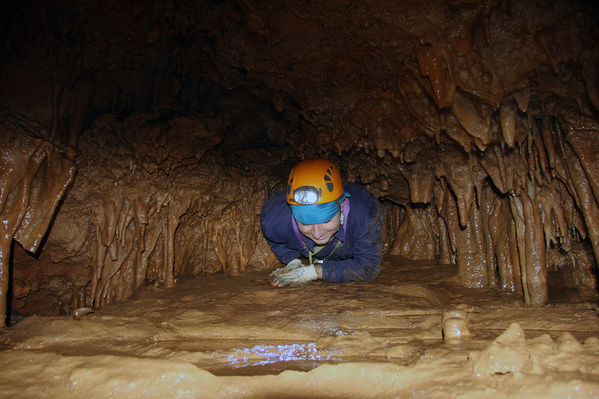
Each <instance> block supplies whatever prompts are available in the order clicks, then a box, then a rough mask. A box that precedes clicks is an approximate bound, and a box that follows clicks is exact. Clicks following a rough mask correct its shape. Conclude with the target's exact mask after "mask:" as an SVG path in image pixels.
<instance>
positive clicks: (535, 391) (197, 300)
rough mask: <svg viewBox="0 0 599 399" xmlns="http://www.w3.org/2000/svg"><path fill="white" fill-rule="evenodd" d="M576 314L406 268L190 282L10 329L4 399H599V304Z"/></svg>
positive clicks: (586, 298)
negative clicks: (374, 273)
mask: <svg viewBox="0 0 599 399" xmlns="http://www.w3.org/2000/svg"><path fill="white" fill-rule="evenodd" d="M558 277H559V276H558ZM556 281H558V279H556ZM558 282H559V281H558ZM568 300H569V301H570V302H569V303H552V304H548V305H545V306H543V307H527V306H525V305H524V304H523V302H522V299H521V298H520V297H518V296H517V295H515V294H512V293H506V292H499V291H497V290H493V289H467V288H464V287H463V286H461V285H460V284H459V282H458V278H457V267H456V266H454V265H435V264H432V263H430V262H424V261H423V262H418V261H407V260H404V259H402V258H399V257H393V256H388V257H386V258H385V261H384V264H383V271H382V273H381V275H380V276H379V278H378V279H377V280H375V281H373V282H369V283H346V284H328V283H323V282H315V283H312V284H311V285H309V286H307V287H304V288H289V289H274V288H272V287H271V286H270V283H269V277H268V275H267V274H266V273H252V274H248V275H242V276H237V277H229V276H226V275H224V274H216V275H210V276H204V277H199V278H194V279H179V280H178V281H177V282H176V285H175V287H174V288H163V287H157V286H154V285H148V286H144V287H142V288H141V289H140V290H138V292H136V293H135V295H134V296H133V297H132V298H131V299H130V300H127V301H125V302H119V303H115V304H112V305H109V306H107V307H106V308H104V309H102V310H96V311H94V312H86V311H84V310H83V311H82V312H81V315H79V316H78V317H77V318H75V317H38V316H32V317H29V318H27V319H25V320H23V321H22V322H20V323H18V324H16V325H15V326H13V327H11V328H8V329H5V330H3V331H2V332H1V335H0V342H1V343H2V346H3V350H2V351H0V367H1V368H2V370H3V377H2V378H1V379H0V397H6V398H8V397H10V398H37V397H39V398H41V397H61V398H76V397H87V398H96V397H97V398H101V397H102V398H104V397H115V398H125V397H126V398H131V397H144V398H148V397H174V398H196V397H197V398H200V397H201V398H204V397H283V398H285V397H289V398H299V397H327V398H336V397H345V398H348V397H427V398H430V397H433V398H435V397H439V398H440V397H477V398H480V397H485V398H486V397H489V398H490V397H493V398H496V397H527V398H530V397H543V398H548V397H564V395H568V396H573V395H574V396H576V397H596V396H597V395H599V318H598V317H597V306H596V295H594V294H589V293H588V292H587V293H586V295H583V294H581V293H580V292H578V293H573V295H569V296H568ZM443 327H445V328H443ZM444 331H445V335H444Z"/></svg>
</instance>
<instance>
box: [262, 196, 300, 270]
mask: <svg viewBox="0 0 599 399" xmlns="http://www.w3.org/2000/svg"><path fill="white" fill-rule="evenodd" d="M282 195H283V193H276V194H274V195H273V196H271V197H270V198H269V199H268V200H266V202H265V203H264V206H263V207H262V212H261V213H260V224H261V227H262V233H263V234H264V238H266V241H267V242H268V245H270V249H271V250H272V252H273V253H274V254H275V255H276V257H277V258H278V259H279V260H280V261H281V262H283V263H289V262H291V261H292V260H293V259H297V258H299V257H301V254H300V253H299V251H298V250H297V249H295V248H293V247H292V246H291V245H290V244H289V242H290V240H291V239H293V238H294V237H291V236H290V234H291V233H292V232H291V233H290V232H289V230H290V229H289V228H287V227H288V225H289V226H290V225H291V223H290V220H291V214H290V212H291V211H287V208H286V203H284V198H283V197H282ZM281 201H283V202H281ZM281 203H282V204H283V205H281Z"/></svg>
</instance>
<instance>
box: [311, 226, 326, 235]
mask: <svg viewBox="0 0 599 399" xmlns="http://www.w3.org/2000/svg"><path fill="white" fill-rule="evenodd" d="M323 231H324V229H323V228H322V224H315V225H314V226H312V235H313V236H314V237H317V238H319V237H322V233H323Z"/></svg>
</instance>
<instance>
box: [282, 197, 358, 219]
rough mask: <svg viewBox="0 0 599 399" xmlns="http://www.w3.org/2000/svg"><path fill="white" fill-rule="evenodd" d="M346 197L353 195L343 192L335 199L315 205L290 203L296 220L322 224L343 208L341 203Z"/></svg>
mask: <svg viewBox="0 0 599 399" xmlns="http://www.w3.org/2000/svg"><path fill="white" fill-rule="evenodd" d="M344 197H351V195H350V194H349V193H343V194H342V195H341V196H340V197H339V198H337V199H336V200H335V201H331V202H326V203H324V204H314V205H290V206H291V212H293V217H294V218H295V220H297V221H299V222H300V223H302V224H320V223H325V222H328V221H329V220H331V219H332V218H333V216H335V215H336V214H337V213H339V211H340V210H341V208H340V204H341V201H342V200H343V198H344Z"/></svg>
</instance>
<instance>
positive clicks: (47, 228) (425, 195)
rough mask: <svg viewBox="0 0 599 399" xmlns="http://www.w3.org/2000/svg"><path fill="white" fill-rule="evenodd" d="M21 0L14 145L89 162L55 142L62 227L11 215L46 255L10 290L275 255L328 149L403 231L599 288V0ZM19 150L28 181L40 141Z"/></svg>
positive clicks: (119, 280)
mask: <svg viewBox="0 0 599 399" xmlns="http://www.w3.org/2000/svg"><path fill="white" fill-rule="evenodd" d="M2 7H4V9H3V10H2V11H4V12H3V13H1V14H2V15H3V17H2V18H4V21H3V22H5V23H4V24H3V28H2V30H0V39H1V42H2V49H1V50H0V51H1V52H2V54H1V56H2V58H1V59H2V60H3V61H2V62H1V63H0V71H1V73H0V80H1V81H0V105H2V112H1V115H2V121H3V125H2V126H4V127H5V131H6V132H7V133H6V137H10V139H5V140H4V141H3V143H2V148H3V152H7V153H10V152H11V151H12V152H15V151H17V150H18V149H19V148H24V149H25V148H30V147H31V148H39V146H44V148H46V150H45V151H46V152H47V151H51V152H52V151H54V152H59V153H61V154H65V155H64V156H63V157H62V158H60V159H64V161H61V162H70V163H69V164H68V165H70V166H68V167H67V166H64V165H63V164H62V163H58V161H56V159H57V157H50V156H48V157H47V158H48V159H52V160H54V161H53V162H46V164H45V165H47V166H46V168H47V169H48V170H49V172H47V173H45V174H43V175H40V176H42V177H40V178H38V179H42V180H43V181H44V184H40V186H41V191H40V190H38V194H37V195H38V196H40V197H44V198H46V197H47V198H48V199H49V200H48V201H50V202H51V204H53V206H44V207H39V208H35V209H36V210H35V212H38V213H39V215H40V216H41V219H42V220H44V221H45V222H44V223H41V224H40V225H39V226H38V227H37V230H36V231H37V234H38V236H40V235H42V236H43V235H44V234H46V238H45V240H44V244H43V245H42V247H41V248H37V247H32V246H31V245H28V244H27V243H25V244H23V242H22V241H20V240H19V237H18V236H15V235H10V234H9V235H7V236H6V238H5V241H6V242H5V246H4V247H5V250H6V248H10V247H9V245H10V242H11V241H12V240H13V239H15V240H16V241H17V242H19V243H21V244H23V245H22V248H24V249H25V250H26V251H29V252H30V253H31V252H33V253H34V255H35V256H31V255H30V254H27V252H26V251H25V250H23V249H22V248H20V247H18V248H17V249H16V250H15V251H13V252H14V253H13V256H14V260H13V262H12V265H13V267H12V270H13V273H12V280H11V281H12V302H11V306H12V309H13V310H16V311H19V312H23V313H36V312H37V313H43V312H46V313H52V314H54V313H55V314H65V313H67V314H68V313H69V312H71V311H72V310H73V309H76V308H78V307H83V306H92V307H101V306H104V305H106V304H107V303H111V302H113V301H117V300H121V299H126V298H128V297H130V296H131V295H132V294H133V292H134V291H135V289H136V288H137V287H139V286H140V285H141V284H144V283H145V282H148V281H149V282H155V283H156V284H165V285H166V286H172V285H173V284H174V283H175V281H176V279H177V277H179V276H183V275H197V274H201V273H214V272H219V271H224V272H226V273H229V274H232V275H234V274H237V273H245V272H251V271H255V270H265V269H269V268H272V267H274V265H275V264H276V259H275V258H274V256H273V255H272V253H271V252H270V250H269V249H268V246H267V245H266V243H265V241H264V239H263V238H262V236H261V233H260V230H259V210H260V206H261V204H262V203H263V201H264V199H265V198H266V197H267V196H268V195H269V193H271V192H272V191H274V190H276V189H278V188H280V186H281V184H282V183H283V181H284V180H285V177H286V173H287V172H288V170H289V168H290V167H291V166H292V165H293V164H294V163H295V162H296V161H298V160H300V159H303V158H308V157H315V156H324V157H328V158H331V159H332V160H333V161H335V162H336V163H338V164H339V165H340V166H341V168H342V169H343V170H344V172H345V174H346V178H347V179H348V180H350V181H355V182H358V183H361V184H363V185H365V186H366V187H368V188H369V189H370V190H371V191H372V192H373V193H374V194H375V195H377V196H378V197H379V199H380V200H381V201H382V203H383V207H384V210H385V215H386V218H385V229H384V241H385V253H388V254H395V255H402V256H405V257H408V258H411V259H434V260H436V261H439V262H442V263H457V265H458V269H459V273H458V276H459V278H460V280H461V281H462V283H463V284H464V285H465V286H467V287H472V288H482V287H488V286H490V287H496V288H497V289H503V290H508V291H512V292H516V293H519V294H521V295H522V297H523V299H524V300H525V301H526V303H528V304H530V305H542V304H544V303H546V302H547V300H548V283H547V274H548V272H549V271H553V270H561V271H562V272H563V273H564V274H565V276H566V280H567V281H569V283H570V284H571V285H572V286H575V287H577V288H579V289H590V290H594V289H595V285H596V284H595V280H594V277H593V275H592V270H591V269H592V268H594V267H595V263H596V262H595V261H596V260H597V259H599V231H598V228H599V227H598V226H599V220H598V218H599V209H598V205H597V204H598V202H597V198H599V177H598V176H599V175H598V174H597V173H598V171H597V165H598V164H599V163H598V159H597V157H598V156H599V155H598V154H599V148H598V144H597V139H596V138H597V133H598V130H599V122H598V119H597V112H598V109H599V83H598V80H597V71H598V70H599V69H598V67H599V56H598V55H597V54H599V51H597V50H598V44H597V43H598V41H597V38H598V36H599V32H598V29H597V28H596V27H595V24H594V21H595V20H596V17H597V6H596V5H594V4H593V2H587V1H557V2H538V1H518V2H516V1H491V0H489V1H459V0H458V1H456V0H454V1H427V2H420V1H408V2H392V1H383V2H380V1H378V2H361V3H360V4H354V3H353V2H344V1H332V2H327V3H326V4H322V2H310V1H305V2H289V3H285V2H284V3H276V4H274V3H273V4H270V3H269V2H260V1H225V2H210V1H204V2H185V1H184V2H176V3H175V2H171V1H163V2H154V3H152V4H146V3H140V4H129V5H126V6H125V5H123V4H120V3H116V2H108V3H106V2H102V3H101V2H95V1H91V2H86V3H84V4H83V3H75V2H68V1H61V2H53V3H51V4H50V3H46V2H43V1H40V2H25V3H17V2H8V3H6V4H4V5H3V6H2ZM17 120H18V121H21V122H20V123H16V122H15V121H17ZM25 125H26V126H27V127H25ZM32 140H34V142H35V143H37V144H31V142H32ZM35 140H37V141H35ZM36 146H37V147H36ZM5 159H8V160H6V161H4V165H3V167H2V173H1V175H2V177H3V180H2V181H3V185H2V187H3V190H4V191H3V192H5V191H6V192H10V190H12V189H13V187H15V184H14V183H11V182H12V181H25V180H23V179H21V178H20V177H15V176H17V175H15V173H16V172H14V170H20V169H22V168H25V161H23V160H19V159H16V158H15V159H13V158H12V157H6V158H5ZM75 168H76V170H77V174H76V177H75V178H72V175H73V173H74V170H75ZM65 170H68V171H70V172H69V173H66V172H65ZM65 173H66V174H65ZM15 179H16V180H15ZM69 184H70V187H69V188H68V189H67V188H66V187H67V186H68V185H69ZM46 186H47V187H46ZM23 187H25V189H23V190H24V191H23V190H22V192H24V193H27V190H26V188H27V186H26V185H24V186H23ZM7 190H8V191H7ZM60 190H62V191H60ZM26 196H27V195H24V197H26ZM61 198H62V200H61V203H60V207H59V208H58V209H59V210H58V211H57V212H56V213H55V210H56V205H57V204H58V200H60V199H61ZM11 209H12V208H10V207H9V206H8V205H6V206H5V207H4V208H2V207H0V211H2V213H1V214H0V216H1V217H2V220H8V221H9V224H10V223H12V224H11V226H12V225H15V223H14V222H10V220H12V219H10V217H13V216H9V215H13V214H15V211H13V210H11ZM52 218H53V220H52V224H51V225H50V219H52ZM17 219H18V218H17ZM17 224H18V223H17ZM12 229H13V230H14V226H13V227H12ZM42 230H43V231H42ZM23 241H24V240H23ZM8 251H10V249H8ZM4 253H6V252H4ZM4 259H5V260H4V261H3V262H2V266H3V276H4V278H5V281H7V277H6V276H7V270H8V263H9V261H7V260H6V259H7V258H6V257H5V258H4ZM10 278H11V277H8V279H10ZM6 292H7V289H4V290H3V292H2V293H3V294H6ZM48 298H51V300H50V299H48ZM49 303H51V304H52V305H51V306H48V304H49ZM49 309H50V310H49Z"/></svg>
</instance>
